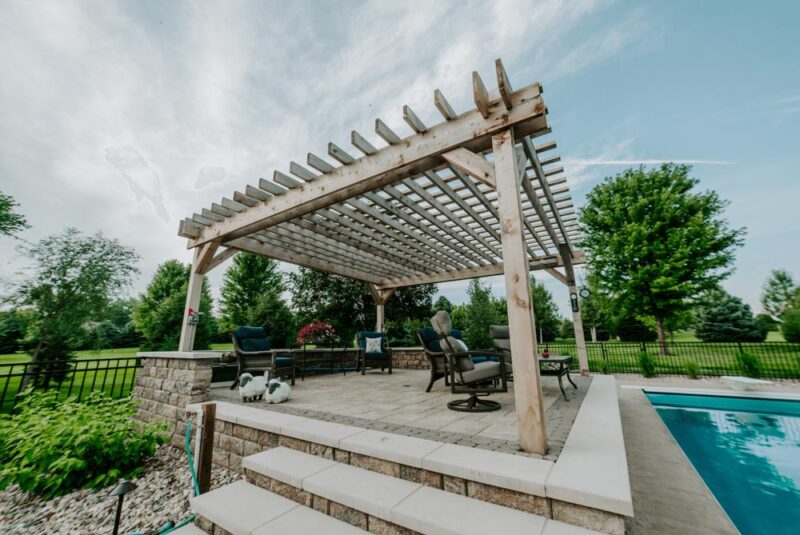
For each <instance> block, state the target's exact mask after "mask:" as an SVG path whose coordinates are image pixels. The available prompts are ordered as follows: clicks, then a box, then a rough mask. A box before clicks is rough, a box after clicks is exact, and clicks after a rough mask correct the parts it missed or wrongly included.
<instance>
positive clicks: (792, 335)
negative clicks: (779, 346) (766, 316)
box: [781, 308, 800, 343]
mask: <svg viewBox="0 0 800 535" xmlns="http://www.w3.org/2000/svg"><path fill="white" fill-rule="evenodd" d="M782 319H783V323H781V333H782V334H783V338H784V339H785V340H786V341H787V342H795V343H796V342H800V308H790V309H789V310H787V311H786V312H784V313H783V317H782Z"/></svg>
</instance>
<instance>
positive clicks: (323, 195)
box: [189, 84, 547, 247]
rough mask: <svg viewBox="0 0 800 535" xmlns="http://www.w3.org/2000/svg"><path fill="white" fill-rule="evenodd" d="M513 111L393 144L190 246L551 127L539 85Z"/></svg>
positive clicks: (208, 231)
mask: <svg viewBox="0 0 800 535" xmlns="http://www.w3.org/2000/svg"><path fill="white" fill-rule="evenodd" d="M512 102H513V104H514V106H513V107H512V108H511V109H510V110H507V109H506V108H505V106H504V105H503V104H502V103H500V102H493V103H491V106H490V111H491V113H489V115H488V116H486V117H484V116H483V115H482V114H481V112H479V111H477V110H473V111H471V112H467V113H465V114H463V115H461V116H459V117H458V118H457V119H454V120H452V121H448V122H445V123H441V124H438V125H435V126H432V127H431V128H429V129H428V131H427V132H425V133H424V134H414V135H412V136H410V137H408V138H406V139H405V140H403V143H399V144H396V145H390V146H388V147H384V148H383V149H380V150H379V151H378V152H376V153H375V154H372V155H370V156H365V157H364V158H360V159H358V160H357V161H355V162H354V163H352V164H350V165H346V166H342V167H339V168H336V169H334V170H333V171H331V172H330V173H328V174H326V175H324V176H323V177H320V178H319V179H318V180H315V181H314V182H313V183H309V184H307V185H306V186H305V187H304V188H302V189H297V190H290V191H288V192H287V193H286V194H284V195H280V196H277V197H275V198H273V199H271V200H270V201H269V202H267V203H265V204H263V205H261V206H258V207H255V208H251V209H250V210H247V211H245V212H242V213H241V214H237V215H236V216H233V217H231V218H229V219H228V220H226V221H224V222H222V223H218V224H216V225H213V226H210V227H206V228H204V229H202V230H201V232H200V235H199V236H197V237H195V238H191V239H190V240H189V247H196V246H198V245H201V244H203V243H206V242H209V241H212V240H219V241H220V242H222V243H225V242H227V241H229V240H232V239H235V238H239V237H242V236H247V235H248V234H252V233H253V232H256V231H258V230H261V229H264V228H267V227H270V226H272V225H276V224H278V223H282V222H284V221H288V220H289V219H293V218H295V217H298V216H300V215H305V214H307V213H310V212H313V211H315V210H317V209H319V208H323V207H326V206H329V205H331V204H334V203H337V202H341V201H344V200H346V199H349V198H352V197H354V196H357V195H361V194H363V193H366V192H368V191H371V190H374V189H375V188H379V187H383V186H385V185H387V184H391V183H393V182H397V181H399V180H402V179H403V178H407V177H411V176H414V175H416V174H420V173H422V172H424V171H427V170H428V169H430V168H432V167H435V166H436V165H438V158H439V157H440V156H441V154H443V153H445V152H448V151H450V150H453V149H456V148H459V147H463V148H467V149H469V150H472V151H473V152H481V151H485V150H488V149H489V148H490V147H491V135H492V134H494V133H496V132H498V131H500V130H502V129H504V128H508V127H510V126H516V127H517V130H516V131H517V135H518V136H519V138H520V139H521V138H522V137H523V136H527V135H531V134H535V133H537V132H540V131H542V130H544V129H545V128H547V119H546V116H545V106H544V103H543V102H542V100H541V98H540V97H539V85H538V84H534V85H531V86H527V87H524V88H522V89H520V90H519V91H517V92H515V93H514V94H513V95H512Z"/></svg>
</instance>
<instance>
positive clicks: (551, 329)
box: [531, 275, 561, 343]
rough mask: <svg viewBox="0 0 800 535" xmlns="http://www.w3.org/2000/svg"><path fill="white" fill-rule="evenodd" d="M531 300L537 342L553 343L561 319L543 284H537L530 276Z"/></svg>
mask: <svg viewBox="0 0 800 535" xmlns="http://www.w3.org/2000/svg"><path fill="white" fill-rule="evenodd" d="M531 299H532V300H533V317H534V318H535V319H536V334H537V335H538V339H539V342H540V343H541V342H553V341H555V339H556V337H557V336H558V335H559V334H560V332H561V318H560V317H559V315H558V308H557V307H556V304H555V303H554V302H553V295H552V294H551V293H550V291H549V290H548V289H547V288H546V287H545V285H544V283H540V282H537V281H536V279H535V278H533V276H532V275H531Z"/></svg>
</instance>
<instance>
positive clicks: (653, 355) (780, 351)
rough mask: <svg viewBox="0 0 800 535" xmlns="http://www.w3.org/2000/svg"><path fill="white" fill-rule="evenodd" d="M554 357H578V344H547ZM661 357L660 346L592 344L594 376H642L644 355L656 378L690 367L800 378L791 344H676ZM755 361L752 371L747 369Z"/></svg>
mask: <svg viewBox="0 0 800 535" xmlns="http://www.w3.org/2000/svg"><path fill="white" fill-rule="evenodd" d="M543 347H545V348H547V349H548V350H549V351H550V352H551V353H558V354H565V353H567V354H570V355H572V356H576V355H577V347H576V346H575V343H574V342H573V343H570V342H546V343H544V344H543ZM667 350H668V351H667V354H666V355H662V354H661V348H660V346H659V344H658V343H657V342H589V343H587V344H586V351H587V354H588V357H589V369H590V370H591V371H593V372H595V373H642V371H643V370H642V355H643V354H646V355H647V356H648V357H649V359H650V360H651V362H652V363H653V364H654V366H655V374H656V375H687V371H688V367H689V366H691V365H688V366H687V363H689V362H693V363H694V364H696V366H697V369H698V371H699V374H700V375H705V376H720V375H757V376H759V377H763V378H772V379H780V378H800V344H796V343H790V342H760V343H750V342H741V343H738V342H734V343H708V342H673V343H669V344H667ZM742 355H751V356H752V357H754V359H750V358H749V357H747V359H749V360H748V362H753V361H755V363H756V364H755V366H756V373H752V371H753V368H752V366H750V367H749V368H748V367H746V362H744V361H745V358H743V357H742Z"/></svg>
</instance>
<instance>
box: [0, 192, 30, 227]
mask: <svg viewBox="0 0 800 535" xmlns="http://www.w3.org/2000/svg"><path fill="white" fill-rule="evenodd" d="M17 206H19V203H17V202H16V201H15V200H14V198H13V197H11V196H10V195H5V194H4V193H3V192H2V191H0V234H4V235H6V236H14V235H15V234H17V233H18V232H20V231H21V230H24V229H26V228H28V227H29V225H28V221H27V220H26V219H25V216H23V215H22V214H18V213H16V212H15V211H14V208H16V207H17Z"/></svg>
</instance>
